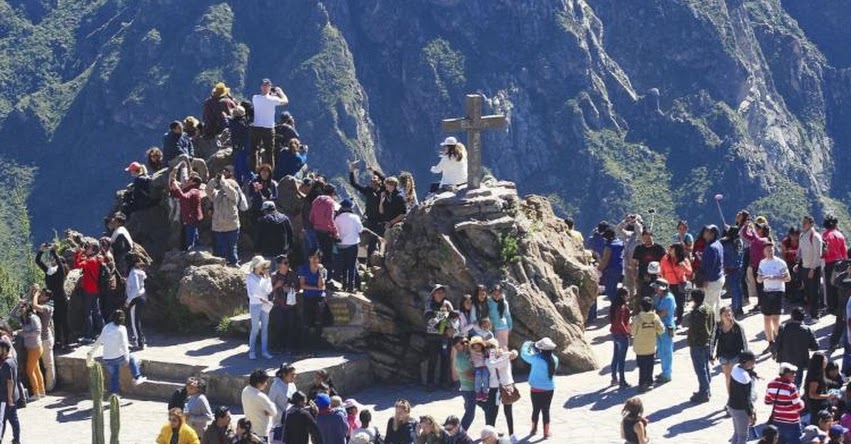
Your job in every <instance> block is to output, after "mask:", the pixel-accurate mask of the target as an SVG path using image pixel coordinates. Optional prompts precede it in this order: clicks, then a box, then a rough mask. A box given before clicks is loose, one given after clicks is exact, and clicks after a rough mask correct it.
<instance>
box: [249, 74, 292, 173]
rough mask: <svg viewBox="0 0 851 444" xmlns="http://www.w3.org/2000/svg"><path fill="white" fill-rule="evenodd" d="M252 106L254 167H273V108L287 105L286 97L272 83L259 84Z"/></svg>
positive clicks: (267, 80) (266, 81) (265, 81)
mask: <svg viewBox="0 0 851 444" xmlns="http://www.w3.org/2000/svg"><path fill="white" fill-rule="evenodd" d="M251 103H252V105H253V106H254V126H253V127H252V129H251V145H252V146H253V147H254V152H255V158H254V159H253V161H254V165H260V164H262V163H268V164H269V165H272V166H273V167H274V165H275V115H276V114H277V113H276V112H275V108H277V107H279V106H286V105H287V104H288V103H289V99H288V98H287V95H286V94H284V91H283V90H282V89H281V88H280V87H277V86H272V81H271V80H269V79H263V80H262V81H261V82H260V94H255V95H254V97H252V98H251Z"/></svg>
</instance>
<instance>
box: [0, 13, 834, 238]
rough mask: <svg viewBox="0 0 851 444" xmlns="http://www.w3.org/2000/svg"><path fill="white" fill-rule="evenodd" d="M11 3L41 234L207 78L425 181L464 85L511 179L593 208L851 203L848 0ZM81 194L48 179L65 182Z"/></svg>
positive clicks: (790, 212)
mask: <svg viewBox="0 0 851 444" xmlns="http://www.w3.org/2000/svg"><path fill="white" fill-rule="evenodd" d="M811 3H812V2H796V1H792V0H782V1H781V0H747V1H746V0H654V1H651V2H617V1H613V0H542V1H536V2H510V1H504V0H499V1H484V0H481V1H478V0H477V1H470V2H460V1H457V0H393V1H390V0H364V1H356V2H355V1H352V0H323V1H316V0H311V1H307V0H304V1H302V0H299V1H289V2H285V3H281V2H277V1H273V0H258V1H253V2H232V1H231V2H227V1H224V2H218V3H212V4H211V3H210V2H203V1H200V0H187V1H183V2H177V1H174V0H99V1H94V2H83V3H80V2H72V1H67V0H2V1H0V17H2V18H0V23H2V26H0V29H4V30H5V31H4V32H2V33H0V86H2V87H0V146H3V154H4V155H6V156H7V157H9V158H11V159H12V160H14V161H16V162H18V163H22V164H25V165H29V166H34V167H36V168H38V173H37V174H36V175H35V182H34V189H33V192H32V193H31V195H30V199H29V203H30V211H31V213H32V215H33V227H34V230H35V234H36V236H37V237H39V238H42V237H45V236H48V235H49V234H50V233H51V232H50V230H51V229H52V228H60V229H61V228H63V227H65V226H68V225H75V226H81V227H85V228H90V229H94V228H95V227H97V226H98V224H99V222H100V218H101V217H102V215H103V214H104V212H105V211H106V209H107V208H108V207H109V205H110V203H111V194H112V190H113V189H114V188H116V187H117V186H119V185H120V184H122V183H124V182H126V181H128V179H127V177H125V176H124V175H123V172H122V167H123V166H125V165H126V163H127V162H128V161H129V160H131V159H139V158H140V157H141V153H142V152H143V150H144V149H145V148H147V147H148V146H150V145H157V144H159V142H160V135H161V134H162V133H163V132H164V131H165V128H166V126H167V123H168V122H169V121H171V120H173V119H174V118H181V117H183V116H186V115H190V114H192V115H196V116H197V115H199V114H200V104H201V102H202V101H203V100H204V98H205V97H206V95H207V94H208V93H209V90H210V87H211V85H212V84H213V83H215V82H216V81H219V80H224V81H226V82H227V83H228V85H229V86H231V87H232V88H233V90H234V91H235V93H236V94H238V95H241V96H248V95H250V94H252V93H253V92H254V90H255V87H256V84H257V83H258V81H259V79H260V78H262V77H270V78H272V79H274V81H275V82H276V84H279V85H282V86H283V87H284V88H285V89H286V90H287V92H288V94H289V95H290V99H291V106H290V110H291V111H292V112H293V113H294V114H295V115H296V117H297V119H298V126H299V131H300V132H301V133H302V134H303V135H305V138H306V141H307V142H308V143H309V144H310V145H311V147H312V148H313V153H312V157H311V159H310V164H311V166H312V167H315V168H318V169H320V170H322V171H324V172H326V173H328V174H330V175H342V174H344V168H345V162H343V161H342V160H343V159H345V158H353V157H357V158H362V159H365V160H366V161H367V162H368V163H377V164H380V165H381V166H382V167H383V168H384V169H385V170H386V171H390V172H395V171H399V170H402V169H406V170H412V171H413V172H414V173H415V176H416V177H417V179H418V181H419V184H420V188H421V192H422V188H425V187H426V185H427V184H428V182H430V181H431V180H432V177H431V176H430V175H429V174H428V173H427V168H428V166H429V165H430V164H432V163H433V162H434V161H435V149H434V146H435V143H436V141H438V140H439V139H440V138H442V137H443V134H442V133H441V132H440V129H439V121H440V119H441V118H444V117H454V116H457V115H460V113H461V112H462V101H463V97H464V94H466V93H469V92H480V93H482V94H484V95H485V96H486V98H487V100H486V101H485V102H486V108H487V109H486V110H485V112H503V113H505V114H506V115H507V116H508V118H509V122H510V123H509V126H508V128H507V129H506V130H505V131H504V132H498V133H496V134H493V133H492V134H487V135H485V137H484V164H485V166H486V167H487V168H488V169H489V170H490V171H491V172H492V173H494V175H495V176H497V177H499V178H500V179H507V180H512V181H514V182H516V183H518V184H520V186H521V187H522V188H523V189H524V190H528V191H531V192H536V193H539V194H543V195H547V196H548V197H549V199H550V200H551V202H553V204H554V206H555V207H556V210H557V211H558V212H559V213H560V214H566V213H570V214H573V215H575V216H576V217H577V219H578V220H579V222H580V225H581V226H582V227H585V228H587V227H589V226H590V225H591V224H592V223H593V222H595V221H596V220H598V219H600V218H609V219H612V218H616V217H620V216H621V214H622V213H624V212H626V211H628V210H637V211H644V210H646V209H647V208H650V207H656V208H658V209H659V212H658V214H657V220H658V227H659V228H661V229H663V230H667V229H669V228H670V227H671V225H672V224H673V221H674V220H675V219H676V218H677V217H682V218H688V219H690V220H700V221H703V220H712V221H713V222H714V221H715V220H716V219H717V216H716V213H715V208H714V206H713V205H712V200H711V199H712V196H713V195H714V194H715V193H719V192H720V193H723V194H725V196H726V198H725V201H724V205H725V210H727V211H728V212H732V211H733V210H734V209H735V208H738V207H749V208H751V209H753V210H754V211H756V212H758V213H760V214H766V215H767V216H768V217H769V219H770V220H774V221H778V223H777V225H782V224H786V223H790V222H792V221H797V220H798V219H799V216H800V215H801V214H803V212H805V211H809V212H813V213H815V214H816V215H820V214H823V213H825V212H833V213H839V214H840V215H843V216H844V215H847V210H846V206H845V205H844V203H843V201H844V200H846V199H847V197H848V194H849V192H851V181H849V180H848V179H847V178H845V177H844V176H843V175H842V174H841V171H843V170H844V168H846V167H847V166H848V164H849V162H851V154H849V153H851V150H849V149H848V145H849V143H851V132H849V131H851V130H848V129H847V128H846V127H847V125H845V124H844V122H846V121H847V119H846V116H847V115H848V114H849V111H848V110H849V107H848V105H847V103H848V101H849V99H850V98H851V71H849V70H848V66H849V60H851V56H849V55H848V50H847V49H846V47H845V46H843V45H841V44H839V43H837V42H841V41H842V36H844V35H845V34H844V33H847V30H845V28H844V27H843V26H842V23H844V22H843V21H842V17H847V16H848V14H849V13H848V12H847V11H846V9H847V8H843V7H842V5H841V2H840V1H838V0H828V1H825V2H819V4H818V7H814V6H813V5H814V4H811ZM64 194H68V195H70V196H85V198H80V197H74V198H73V199H57V195H59V196H62V197H64Z"/></svg>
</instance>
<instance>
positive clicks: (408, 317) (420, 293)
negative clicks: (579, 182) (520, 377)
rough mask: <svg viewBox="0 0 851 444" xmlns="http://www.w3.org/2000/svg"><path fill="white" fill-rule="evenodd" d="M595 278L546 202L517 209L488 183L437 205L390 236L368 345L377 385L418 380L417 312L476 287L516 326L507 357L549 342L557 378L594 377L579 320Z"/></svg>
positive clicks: (534, 200) (373, 287)
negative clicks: (492, 293) (441, 293)
mask: <svg viewBox="0 0 851 444" xmlns="http://www.w3.org/2000/svg"><path fill="white" fill-rule="evenodd" d="M594 277H595V275H594V271H593V267H592V266H591V265H590V264H588V262H587V259H586V256H585V254H584V250H583V248H582V246H581V245H579V244H578V243H577V242H575V241H574V240H573V239H572V238H571V237H570V236H568V235H567V234H566V226H565V225H564V223H563V221H562V220H560V219H558V218H556V217H555V215H554V214H553V211H552V207H551V206H550V204H549V202H548V201H547V200H546V199H545V198H543V197H540V196H529V197H526V198H525V199H521V198H519V197H518V195H517V190H516V189H515V186H514V184H512V183H509V182H494V181H491V182H489V183H487V184H486V185H485V186H484V187H483V188H481V189H478V190H469V191H467V190H461V191H459V192H458V193H457V194H456V193H442V194H438V195H436V196H433V197H432V198H430V199H428V200H426V201H424V202H422V203H421V204H420V205H419V206H418V207H416V208H415V209H414V210H412V211H411V212H410V213H409V214H408V217H407V219H406V221H405V223H404V225H402V226H401V227H397V228H394V229H392V230H389V231H388V232H387V250H386V254H385V258H384V261H383V265H382V266H381V267H378V268H377V269H376V270H375V277H374V278H373V279H371V280H370V283H369V289H368V295H369V297H370V298H371V299H372V300H373V301H374V302H375V307H374V312H375V316H376V317H381V318H383V319H385V321H384V322H380V323H376V324H379V325H384V326H385V328H384V330H383V331H381V332H375V335H374V337H373V340H372V341H371V345H372V348H373V349H374V350H373V351H372V357H373V360H374V364H375V365H374V368H375V369H376V370H377V371H378V372H379V377H387V376H390V375H394V376H397V377H398V376H400V375H401V376H413V377H414V378H416V377H417V376H418V371H419V369H418V368H416V367H412V366H411V364H409V363H412V362H413V363H418V362H420V361H421V360H422V358H421V357H422V352H423V348H424V340H423V337H424V332H425V322H424V319H423V315H422V309H423V307H424V305H425V302H426V300H427V298H428V297H429V289H430V288H431V287H432V286H433V285H434V284H436V283H440V284H444V285H446V286H447V287H448V294H449V298H450V300H451V301H452V302H453V304H457V303H458V302H459V300H460V299H461V297H462V296H463V295H464V294H467V293H472V292H473V289H474V288H475V286H476V285H477V284H486V285H492V284H496V283H500V284H502V286H503V288H504V291H505V294H506V297H507V299H508V301H509V305H510V307H511V312H512V315H513V317H514V330H513V332H512V335H511V338H510V346H511V347H518V346H520V344H522V342H523V341H525V340H529V339H532V340H536V339H539V338H541V337H543V336H549V337H550V338H552V339H553V340H554V341H555V342H556V343H557V344H558V345H559V348H558V349H557V354H558V356H559V359H560V362H561V367H562V370H569V371H584V370H590V369H593V368H595V367H596V366H597V363H596V361H595V359H594V354H593V353H592V351H591V348H590V346H589V344H588V342H587V341H586V340H585V338H584V327H583V325H584V321H585V316H584V315H583V313H586V312H587V310H588V309H589V307H590V305H591V304H592V303H593V300H594V298H595V297H596V295H597V286H596V284H595V279H594ZM387 323H390V325H392V326H393V327H392V328H386V326H387Z"/></svg>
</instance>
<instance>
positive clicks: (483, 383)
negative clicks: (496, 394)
mask: <svg viewBox="0 0 851 444" xmlns="http://www.w3.org/2000/svg"><path fill="white" fill-rule="evenodd" d="M473 375H474V377H475V379H474V380H475V382H474V383H473V386H474V387H475V388H476V394H477V395H487V394H488V390H490V371H489V370H488V368H487V367H478V368H476V369H474V370H473Z"/></svg>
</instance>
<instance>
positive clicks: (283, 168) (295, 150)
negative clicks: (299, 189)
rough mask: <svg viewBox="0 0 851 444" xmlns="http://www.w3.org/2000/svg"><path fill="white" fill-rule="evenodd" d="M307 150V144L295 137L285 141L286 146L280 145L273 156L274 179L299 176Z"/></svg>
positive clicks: (305, 160) (305, 162)
mask: <svg viewBox="0 0 851 444" xmlns="http://www.w3.org/2000/svg"><path fill="white" fill-rule="evenodd" d="M307 150H308V147H307V145H302V144H301V142H300V141H299V140H298V139H297V138H295V137H294V138H292V139H290V140H289V141H288V142H287V145H286V147H281V149H280V150H278V154H277V155H276V156H275V157H276V160H275V174H274V177H275V180H281V179H283V178H284V177H286V176H293V177H295V178H297V179H299V178H301V176H302V170H304V169H305V165H307Z"/></svg>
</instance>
